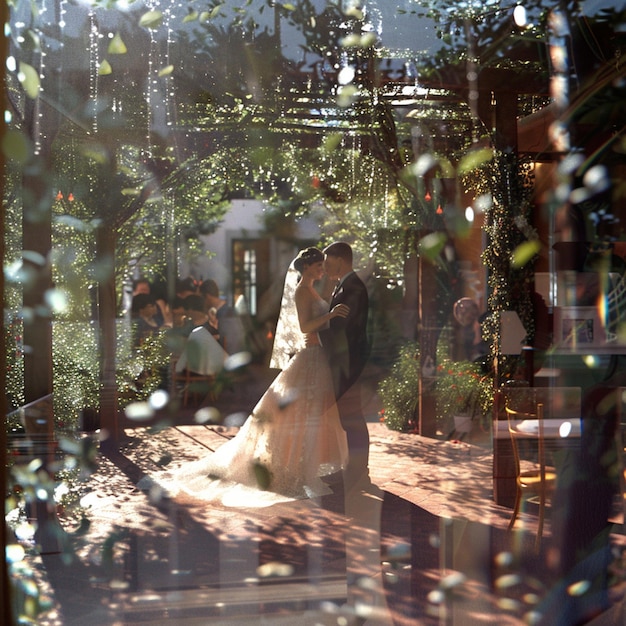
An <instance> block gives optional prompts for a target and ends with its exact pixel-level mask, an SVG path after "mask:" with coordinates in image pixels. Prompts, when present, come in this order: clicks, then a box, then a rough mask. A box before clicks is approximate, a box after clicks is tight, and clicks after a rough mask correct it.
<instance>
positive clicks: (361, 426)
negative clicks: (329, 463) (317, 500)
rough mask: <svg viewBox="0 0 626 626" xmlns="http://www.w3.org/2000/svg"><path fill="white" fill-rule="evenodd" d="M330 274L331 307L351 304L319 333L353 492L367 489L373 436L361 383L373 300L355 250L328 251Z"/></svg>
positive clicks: (341, 245)
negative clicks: (354, 262)
mask: <svg viewBox="0 0 626 626" xmlns="http://www.w3.org/2000/svg"><path fill="white" fill-rule="evenodd" d="M324 270H325V272H326V274H327V275H328V277H329V279H330V280H331V281H337V286H336V287H335V290H334V291H333V295H332V299H331V301H330V309H332V308H333V307H334V306H335V305H337V304H345V305H347V306H348V308H349V309H350V311H349V313H348V316H347V317H345V318H344V317H339V316H337V317H334V318H333V319H331V320H330V325H329V328H327V329H325V330H321V331H319V337H320V341H321V344H322V346H323V347H324V349H325V351H326V355H327V357H328V363H329V365H330V370H331V374H332V378H333V385H334V388H335V395H336V397H337V407H338V409H339V417H340V419H341V425H342V426H343V428H344V430H345V431H346V436H347V440H348V453H349V458H348V464H347V467H346V469H345V471H344V484H345V488H346V490H347V491H351V490H354V489H367V488H368V487H369V486H370V484H371V483H370V480H369V473H368V457H369V443H370V442H369V432H368V430H367V424H366V422H365V418H364V416H363V408H362V406H361V393H360V389H359V386H358V385H357V384H355V383H356V381H357V379H358V378H359V376H360V374H361V372H362V371H363V368H364V367H365V363H366V361H367V359H368V357H369V352H370V346H369V342H368V339H367V315H368V307H369V298H368V295H367V289H366V287H365V285H364V284H363V281H361V279H360V278H359V277H358V276H357V275H356V273H355V272H354V270H353V268H352V248H351V247H350V245H349V244H347V243H344V242H336V243H332V244H331V245H329V246H328V247H327V248H326V249H325V250H324Z"/></svg>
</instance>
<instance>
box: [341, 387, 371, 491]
mask: <svg viewBox="0 0 626 626" xmlns="http://www.w3.org/2000/svg"><path fill="white" fill-rule="evenodd" d="M337 408H338V410H339V418H340V420H341V425H342V427H343V429H344V430H345V431H346V438H347V440H348V455H349V458H348V464H347V467H346V469H345V471H344V480H345V483H346V486H347V487H351V486H354V485H356V484H357V483H358V482H360V481H361V480H364V479H366V478H368V477H369V471H368V462H369V447H370V437H369V431H368V429H367V423H366V422H365V417H364V416H363V404H362V397H361V384H360V380H358V379H357V381H356V382H355V383H354V384H352V385H351V386H350V387H349V388H348V390H347V391H345V392H344V393H343V394H342V395H341V396H340V397H339V399H338V400H337Z"/></svg>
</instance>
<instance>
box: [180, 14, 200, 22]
mask: <svg viewBox="0 0 626 626" xmlns="http://www.w3.org/2000/svg"><path fill="white" fill-rule="evenodd" d="M197 19H198V11H191V13H187V15H185V17H184V18H183V24H187V23H188V22H195V21H196V20H197Z"/></svg>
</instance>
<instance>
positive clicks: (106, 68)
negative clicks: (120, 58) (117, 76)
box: [98, 59, 113, 76]
mask: <svg viewBox="0 0 626 626" xmlns="http://www.w3.org/2000/svg"><path fill="white" fill-rule="evenodd" d="M112 73H113V68H112V67H111V64H110V63H109V62H108V61H107V60H106V59H104V60H103V61H102V63H100V67H99V68H98V76H108V75H109V74H112Z"/></svg>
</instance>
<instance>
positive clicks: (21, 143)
mask: <svg viewBox="0 0 626 626" xmlns="http://www.w3.org/2000/svg"><path fill="white" fill-rule="evenodd" d="M2 153H3V154H4V156H5V157H6V158H7V159H11V160H12V161H16V162H17V163H20V164H22V165H23V164H24V163H26V162H27V161H28V159H29V158H30V156H31V154H32V147H31V144H30V141H29V140H28V137H26V135H25V134H24V133H23V132H22V131H20V130H15V129H11V130H7V131H6V134H5V135H4V137H3V138H2Z"/></svg>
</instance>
